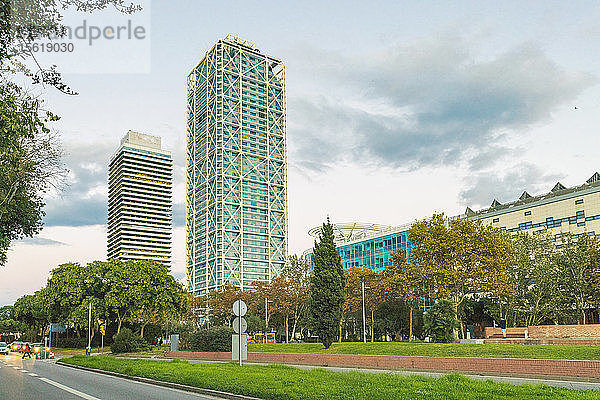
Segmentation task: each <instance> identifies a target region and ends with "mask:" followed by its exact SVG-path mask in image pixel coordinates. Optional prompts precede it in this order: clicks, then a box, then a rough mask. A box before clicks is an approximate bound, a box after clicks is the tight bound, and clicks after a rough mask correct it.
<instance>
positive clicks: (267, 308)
mask: <svg viewBox="0 0 600 400" xmlns="http://www.w3.org/2000/svg"><path fill="white" fill-rule="evenodd" d="M272 302H273V300H268V299H267V298H266V297H265V343H267V331H268V330H269V303H272Z"/></svg>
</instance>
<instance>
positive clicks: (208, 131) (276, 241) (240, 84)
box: [186, 35, 287, 295]
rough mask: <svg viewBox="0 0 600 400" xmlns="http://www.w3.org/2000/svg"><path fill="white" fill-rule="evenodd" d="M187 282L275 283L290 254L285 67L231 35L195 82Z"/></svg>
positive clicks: (202, 287)
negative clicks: (288, 236) (275, 277)
mask: <svg viewBox="0 0 600 400" xmlns="http://www.w3.org/2000/svg"><path fill="white" fill-rule="evenodd" d="M187 113H188V120H187V191H186V197H187V198H186V201H187V217H186V252H187V279H188V289H189V291H190V292H192V293H194V294H197V295H202V294H205V293H207V292H208V291H210V290H213V289H218V288H219V287H221V286H223V285H226V284H233V285H235V286H238V287H240V288H242V289H247V288H249V287H252V284H253V283H254V282H256V281H264V282H267V281H269V280H271V278H272V277H274V276H276V275H278V274H279V273H280V272H281V270H282V269H283V265H284V263H285V259H286V256H287V156H286V154H287V152H286V97H285V67H284V65H283V63H282V62H281V61H280V60H277V59H275V58H273V57H270V56H268V55H266V54H263V53H261V52H260V51H259V50H258V49H256V47H255V46H254V44H253V43H250V42H248V41H245V40H242V39H240V38H237V37H234V36H231V35H228V36H227V37H226V38H225V39H222V40H219V41H218V42H217V43H216V44H215V45H214V46H213V47H212V48H211V49H210V50H209V51H208V52H207V53H206V55H205V56H204V58H203V59H202V61H200V63H199V64H198V65H197V66H196V67H195V68H194V69H193V70H192V72H191V73H190V74H189V75H188V78H187Z"/></svg>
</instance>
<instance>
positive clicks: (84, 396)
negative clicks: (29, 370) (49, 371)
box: [40, 378, 100, 400]
mask: <svg viewBox="0 0 600 400" xmlns="http://www.w3.org/2000/svg"><path fill="white" fill-rule="evenodd" d="M40 380H41V381H44V382H46V383H48V384H50V385H52V386H56V387H57V388H59V389H62V390H64V391H66V392H69V393H71V394H74V395H75V396H79V397H81V398H82V399H86V400H100V399H99V398H97V397H94V396H90V395H89V394H86V393H83V392H80V391H79V390H75V389H72V388H70V387H68V386H65V385H62V384H60V383H58V382H54V381H52V380H50V379H48V378H40Z"/></svg>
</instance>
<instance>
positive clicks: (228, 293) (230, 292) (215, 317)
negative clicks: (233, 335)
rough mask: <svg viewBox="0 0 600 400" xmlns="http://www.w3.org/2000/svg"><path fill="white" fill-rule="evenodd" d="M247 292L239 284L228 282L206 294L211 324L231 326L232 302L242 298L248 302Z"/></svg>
mask: <svg viewBox="0 0 600 400" xmlns="http://www.w3.org/2000/svg"><path fill="white" fill-rule="evenodd" d="M248 298H249V293H248V292H243V291H242V290H240V288H239V286H234V285H232V284H228V285H225V286H222V287H221V288H219V289H218V290H213V291H211V292H210V293H209V295H208V300H207V304H208V315H209V318H210V321H211V324H212V325H227V326H231V318H232V316H233V303H235V301H236V300H239V299H241V300H244V301H245V302H246V303H248Z"/></svg>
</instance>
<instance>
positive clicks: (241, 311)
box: [231, 300, 248, 366]
mask: <svg viewBox="0 0 600 400" xmlns="http://www.w3.org/2000/svg"><path fill="white" fill-rule="evenodd" d="M247 311H248V307H246V303H244V301H243V300H236V301H235V303H233V314H234V315H235V316H236V317H237V318H236V319H235V320H234V321H233V330H234V331H235V333H237V335H232V336H231V359H232V360H239V361H240V366H241V365H242V360H247V359H248V339H247V338H246V335H244V332H246V329H247V328H248V324H247V323H246V320H245V319H244V318H243V317H244V315H246V312H247Z"/></svg>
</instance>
